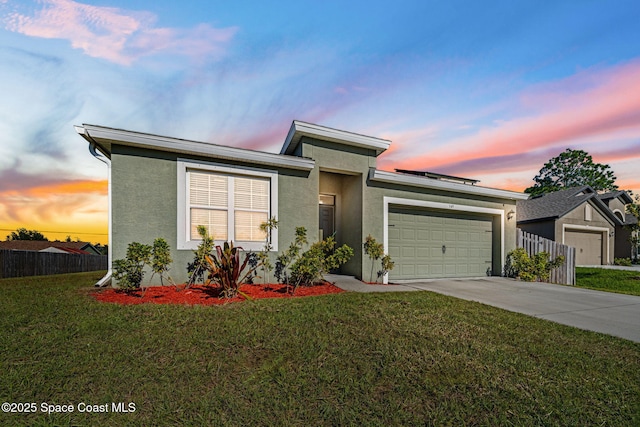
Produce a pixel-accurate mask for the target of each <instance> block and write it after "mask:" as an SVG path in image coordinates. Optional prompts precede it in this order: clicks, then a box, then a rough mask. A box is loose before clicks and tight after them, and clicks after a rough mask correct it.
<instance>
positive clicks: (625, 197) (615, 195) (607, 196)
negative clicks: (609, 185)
mask: <svg viewBox="0 0 640 427" xmlns="http://www.w3.org/2000/svg"><path fill="white" fill-rule="evenodd" d="M598 198H599V199H600V200H603V201H606V200H611V199H620V201H621V202H622V203H624V204H625V205H627V204H629V203H633V199H632V198H631V196H630V195H629V193H627V192H626V191H622V190H620V191H611V192H609V193H604V194H600V195H598Z"/></svg>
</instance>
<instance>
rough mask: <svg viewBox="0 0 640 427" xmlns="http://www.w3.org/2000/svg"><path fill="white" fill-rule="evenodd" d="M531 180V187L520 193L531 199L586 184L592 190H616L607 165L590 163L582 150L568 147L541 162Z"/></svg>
mask: <svg viewBox="0 0 640 427" xmlns="http://www.w3.org/2000/svg"><path fill="white" fill-rule="evenodd" d="M533 180H534V181H535V185H533V186H532V187H529V188H527V189H526V190H524V192H525V193H529V194H531V195H532V196H538V195H540V194H545V193H552V192H554V191H559V190H564V189H565V188H570V187H577V186H579V185H590V186H591V187H593V189H594V190H596V191H615V190H617V189H618V186H617V185H616V184H615V181H616V177H615V175H614V174H613V171H612V170H611V167H610V166H609V165H603V164H601V163H594V161H593V159H592V158H591V156H590V155H589V154H588V153H587V152H586V151H583V150H572V149H570V148H567V149H566V150H565V151H564V152H562V153H560V155H559V156H557V157H554V158H552V159H550V160H549V161H548V162H547V163H545V165H544V166H543V167H542V169H540V172H539V173H538V175H536V176H535V178H533Z"/></svg>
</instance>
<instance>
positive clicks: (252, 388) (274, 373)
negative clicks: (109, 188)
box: [0, 273, 640, 426]
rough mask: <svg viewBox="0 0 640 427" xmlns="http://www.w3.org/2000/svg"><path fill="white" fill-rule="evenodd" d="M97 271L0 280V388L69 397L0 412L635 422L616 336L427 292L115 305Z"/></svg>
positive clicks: (74, 421)
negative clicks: (92, 408)
mask: <svg viewBox="0 0 640 427" xmlns="http://www.w3.org/2000/svg"><path fill="white" fill-rule="evenodd" d="M99 277H100V274H99V273H82V274H72V275H58V276H48V277H36V278H23V279H1V280H0V370H1V375H0V401H1V402H21V403H26V402H34V403H36V404H37V405H38V408H40V405H41V403H42V402H45V403H49V404H73V405H75V408H76V410H75V411H74V412H73V413H63V414H52V415H46V414H43V413H41V412H37V413H34V414H16V413H1V412H0V425H17V426H19V425H113V426H117V425H160V424H162V425H238V426H240V425H242V426H245V425H330V426H335V425H368V426H369V425H373V426H375V425H380V426H388V425H581V426H586V425H615V426H631V425H640V344H637V343H632V342H629V341H626V340H623V339H619V338H615V337H611V336H607V335H603V334H598V333H594V332H587V331H582V330H579V329H575V328H571V327H568V326H563V325H559V324H555V323H552V322H547V321H544V320H541V319H536V318H532V317H527V316H524V315H520V314H516V313H511V312H507V311H504V310H500V309H497V308H493V307H489V306H485V305H482V304H478V303H474V302H469V301H464V300H459V299H455V298H451V297H447V296H444V295H438V294H434V293H429V292H408V293H395V292H393V293H379V294H356V293H343V294H335V295H325V296H319V297H308V298H295V299H293V298H292V299H272V300H255V301H247V302H242V303H236V304H229V305H225V306H209V307H203V306H193V307H192V306H165V305H153V304H144V305H130V306H120V305H115V304H106V303H99V302H97V301H95V300H94V299H93V298H91V297H90V295H89V293H90V292H93V289H92V288H91V285H92V283H94V282H95V280H96V279H98V278H99ZM81 402H83V403H88V404H94V405H102V404H108V405H109V406H108V407H109V409H110V411H109V412H105V413H81V412H79V411H78V404H79V403H81ZM112 402H115V403H117V402H123V403H125V404H126V403H129V402H133V403H135V412H129V413H114V412H113V411H111V409H112V406H110V405H111V403H112Z"/></svg>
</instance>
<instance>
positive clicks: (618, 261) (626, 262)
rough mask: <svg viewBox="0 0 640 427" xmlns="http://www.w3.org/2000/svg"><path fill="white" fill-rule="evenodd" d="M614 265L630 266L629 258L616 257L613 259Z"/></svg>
mask: <svg viewBox="0 0 640 427" xmlns="http://www.w3.org/2000/svg"><path fill="white" fill-rule="evenodd" d="M613 263H614V264H615V265H622V266H625V267H631V258H616V259H614V260H613Z"/></svg>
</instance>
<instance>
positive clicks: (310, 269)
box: [275, 227, 353, 293]
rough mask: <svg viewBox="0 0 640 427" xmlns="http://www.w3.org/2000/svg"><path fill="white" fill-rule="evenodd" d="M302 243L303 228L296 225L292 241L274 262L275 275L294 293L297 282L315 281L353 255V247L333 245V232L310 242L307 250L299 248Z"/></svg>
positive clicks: (304, 283)
mask: <svg viewBox="0 0 640 427" xmlns="http://www.w3.org/2000/svg"><path fill="white" fill-rule="evenodd" d="M305 244H307V230H306V229H305V228H304V227H297V228H296V238H295V240H294V242H293V243H291V245H289V248H288V249H287V250H286V251H285V252H283V253H282V254H281V255H280V256H279V257H278V259H277V262H276V273H275V274H276V277H277V278H278V280H279V281H280V282H281V283H285V284H287V285H289V287H290V288H291V293H295V290H296V289H297V288H298V286H311V285H313V284H315V283H316V282H318V281H319V280H321V279H322V277H323V275H324V274H326V273H328V272H329V271H331V270H333V269H335V268H338V267H340V266H341V265H342V264H344V263H346V262H347V261H348V260H349V259H350V258H351V257H352V256H353V249H351V248H350V247H349V246H347V245H342V246H340V247H339V248H336V241H335V239H334V238H333V236H332V237H328V238H326V239H324V240H321V241H319V242H316V243H314V244H312V245H311V247H310V248H309V249H308V250H306V251H304V252H302V247H303V245H305ZM287 269H288V270H289V271H288V272H287Z"/></svg>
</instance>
